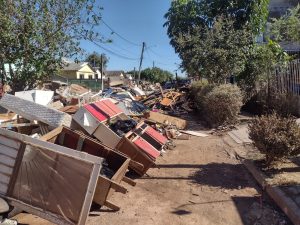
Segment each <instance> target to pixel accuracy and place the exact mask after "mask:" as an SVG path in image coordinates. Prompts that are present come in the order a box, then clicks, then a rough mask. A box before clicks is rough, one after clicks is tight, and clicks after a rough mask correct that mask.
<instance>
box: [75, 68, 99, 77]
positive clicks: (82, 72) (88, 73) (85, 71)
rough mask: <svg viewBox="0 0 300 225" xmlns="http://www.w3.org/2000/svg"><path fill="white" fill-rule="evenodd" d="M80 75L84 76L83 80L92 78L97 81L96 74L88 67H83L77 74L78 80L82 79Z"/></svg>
mask: <svg viewBox="0 0 300 225" xmlns="http://www.w3.org/2000/svg"><path fill="white" fill-rule="evenodd" d="M80 75H83V79H89V76H92V79H95V72H94V71H93V70H92V69H91V68H90V67H89V66H88V65H85V66H83V67H82V68H81V69H80V70H78V71H77V72H76V78H77V79H80Z"/></svg>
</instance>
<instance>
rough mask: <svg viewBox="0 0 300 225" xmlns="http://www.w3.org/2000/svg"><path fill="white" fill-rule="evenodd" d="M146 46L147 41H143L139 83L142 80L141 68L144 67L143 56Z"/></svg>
mask: <svg viewBox="0 0 300 225" xmlns="http://www.w3.org/2000/svg"><path fill="white" fill-rule="evenodd" d="M145 46H146V43H145V42H143V47H142V54H141V59H140V67H139V77H138V82H137V85H139V84H140V80H141V69H142V63H143V58H144V50H145Z"/></svg>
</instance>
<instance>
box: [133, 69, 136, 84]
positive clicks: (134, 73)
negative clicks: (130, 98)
mask: <svg viewBox="0 0 300 225" xmlns="http://www.w3.org/2000/svg"><path fill="white" fill-rule="evenodd" d="M133 79H134V81H136V72H135V67H134V68H133Z"/></svg>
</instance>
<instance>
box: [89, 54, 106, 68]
mask: <svg viewBox="0 0 300 225" xmlns="http://www.w3.org/2000/svg"><path fill="white" fill-rule="evenodd" d="M85 61H86V62H89V64H90V65H91V66H93V67H100V68H101V55H100V54H99V53H96V52H93V53H91V54H89V55H88V56H87V57H86V59H85ZM108 61H109V59H108V58H107V56H106V55H105V54H103V68H106V67H107V63H108Z"/></svg>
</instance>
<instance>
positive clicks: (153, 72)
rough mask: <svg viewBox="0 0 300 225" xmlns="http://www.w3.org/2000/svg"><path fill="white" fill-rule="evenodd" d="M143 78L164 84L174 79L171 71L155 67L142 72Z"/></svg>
mask: <svg viewBox="0 0 300 225" xmlns="http://www.w3.org/2000/svg"><path fill="white" fill-rule="evenodd" d="M141 78H142V79H144V80H147V81H151V82H154V83H162V82H165V81H168V80H171V79H172V78H173V74H172V73H170V72H169V71H166V70H163V69H160V68H158V67H154V68H147V69H144V70H142V71H141Z"/></svg>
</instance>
